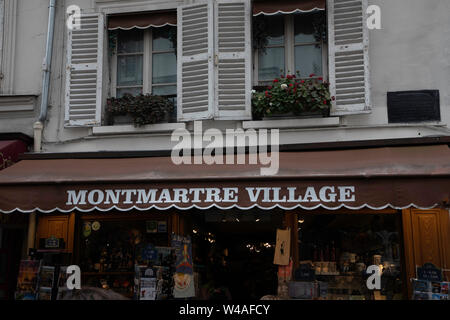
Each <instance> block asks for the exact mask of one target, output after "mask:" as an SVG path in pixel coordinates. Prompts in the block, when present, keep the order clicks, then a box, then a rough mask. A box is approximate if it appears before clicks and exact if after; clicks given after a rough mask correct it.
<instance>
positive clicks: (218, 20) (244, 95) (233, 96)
mask: <svg viewBox="0 0 450 320" xmlns="http://www.w3.org/2000/svg"><path fill="white" fill-rule="evenodd" d="M251 17H252V15H251V4H250V1H249V0H217V1H216V8H215V35H216V38H215V42H216V44H215V47H216V54H217V57H216V64H217V65H216V75H215V78H216V82H215V84H216V102H215V105H216V110H215V118H216V119H221V120H224V119H229V120H246V119H251V117H252V115H251V89H252V88H251V84H252V81H251V74H252V66H251V48H252V46H251V30H250V26H251V23H250V22H251Z"/></svg>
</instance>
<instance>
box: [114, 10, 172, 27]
mask: <svg viewBox="0 0 450 320" xmlns="http://www.w3.org/2000/svg"><path fill="white" fill-rule="evenodd" d="M176 25H177V12H176V11H174V10H170V11H153V12H149V13H139V14H120V15H111V16H108V30H117V29H121V30H130V29H133V28H137V29H147V28H150V27H155V28H159V27H164V26H176Z"/></svg>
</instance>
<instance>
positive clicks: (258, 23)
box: [253, 16, 269, 53]
mask: <svg viewBox="0 0 450 320" xmlns="http://www.w3.org/2000/svg"><path fill="white" fill-rule="evenodd" d="M268 38H269V23H268V21H267V18H266V17H264V16H258V17H256V18H253V49H254V50H260V51H261V52H262V53H265V52H266V46H267V43H268Z"/></svg>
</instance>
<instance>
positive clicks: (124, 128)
mask: <svg viewBox="0 0 450 320" xmlns="http://www.w3.org/2000/svg"><path fill="white" fill-rule="evenodd" d="M176 129H186V124H185V123H157V124H149V125H146V126H142V127H135V126H134V125H132V124H126V125H118V126H103V127H93V128H92V135H94V136H105V135H122V134H136V133H171V132H172V131H174V130H176Z"/></svg>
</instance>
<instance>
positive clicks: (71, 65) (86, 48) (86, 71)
mask: <svg viewBox="0 0 450 320" xmlns="http://www.w3.org/2000/svg"><path fill="white" fill-rule="evenodd" d="M80 26H81V27H80V29H78V30H77V29H74V30H68V44H67V70H66V72H67V73H66V100H65V107H66V110H65V124H66V126H96V125H100V123H101V110H102V65H103V35H104V17H103V15H102V14H83V15H82V17H81V25H80Z"/></svg>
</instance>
